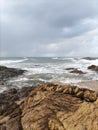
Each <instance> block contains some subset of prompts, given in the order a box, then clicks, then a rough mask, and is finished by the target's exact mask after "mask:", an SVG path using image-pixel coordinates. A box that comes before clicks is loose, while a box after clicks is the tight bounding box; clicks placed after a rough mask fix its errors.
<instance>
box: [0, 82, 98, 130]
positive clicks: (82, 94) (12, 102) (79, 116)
mask: <svg viewBox="0 0 98 130" xmlns="http://www.w3.org/2000/svg"><path fill="white" fill-rule="evenodd" d="M0 130H98V98H97V93H96V92H94V91H91V90H88V89H83V88H78V87H76V86H70V85H57V84H52V83H46V84H43V85H38V86H36V87H28V88H22V89H19V90H16V89H11V90H8V91H5V92H3V93H1V94H0Z"/></svg>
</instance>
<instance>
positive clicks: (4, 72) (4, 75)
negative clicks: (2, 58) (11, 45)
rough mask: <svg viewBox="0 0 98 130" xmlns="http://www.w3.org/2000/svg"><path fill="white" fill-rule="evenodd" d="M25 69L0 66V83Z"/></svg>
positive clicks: (2, 83)
mask: <svg viewBox="0 0 98 130" xmlns="http://www.w3.org/2000/svg"><path fill="white" fill-rule="evenodd" d="M24 72H25V70H20V69H15V68H7V67H5V66H0V84H1V85H4V83H5V81H6V80H7V79H9V78H12V77H15V76H18V75H21V74H23V73H24Z"/></svg>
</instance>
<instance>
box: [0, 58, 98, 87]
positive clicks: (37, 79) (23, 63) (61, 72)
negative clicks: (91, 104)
mask: <svg viewBox="0 0 98 130" xmlns="http://www.w3.org/2000/svg"><path fill="white" fill-rule="evenodd" d="M93 64H94V65H98V59H92V60H90V59H86V58H65V57H16V58H11V57H6V58H0V65H2V66H7V67H13V68H19V69H23V70H27V71H26V72H25V73H24V74H23V75H21V76H18V77H14V78H12V79H11V80H9V81H7V86H14V87H16V88H21V87H27V86H33V85H37V84H42V83H46V82H55V83H70V84H73V83H74V84H75V83H79V82H85V81H97V80H98V73H96V72H94V71H91V70H88V69H87V67H88V66H90V65H93ZM67 68H77V69H79V70H82V71H83V72H85V74H75V73H70V71H71V70H66V69H67ZM5 89H6V88H5Z"/></svg>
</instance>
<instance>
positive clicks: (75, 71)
mask: <svg viewBox="0 0 98 130" xmlns="http://www.w3.org/2000/svg"><path fill="white" fill-rule="evenodd" d="M70 73H76V74H85V73H84V72H83V71H81V70H78V69H74V70H72V71H70Z"/></svg>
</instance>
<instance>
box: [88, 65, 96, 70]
mask: <svg viewBox="0 0 98 130" xmlns="http://www.w3.org/2000/svg"><path fill="white" fill-rule="evenodd" d="M88 69H90V70H92V71H98V66H96V65H91V66H89V67H88Z"/></svg>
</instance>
